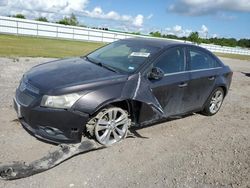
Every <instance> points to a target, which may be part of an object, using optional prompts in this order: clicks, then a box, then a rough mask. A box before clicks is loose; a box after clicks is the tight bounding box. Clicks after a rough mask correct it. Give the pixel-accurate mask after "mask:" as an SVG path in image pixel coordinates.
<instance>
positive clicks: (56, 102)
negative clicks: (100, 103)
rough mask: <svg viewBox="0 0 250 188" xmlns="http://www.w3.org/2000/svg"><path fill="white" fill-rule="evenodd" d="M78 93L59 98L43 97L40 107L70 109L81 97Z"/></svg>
mask: <svg viewBox="0 0 250 188" xmlns="http://www.w3.org/2000/svg"><path fill="white" fill-rule="evenodd" d="M81 96H82V95H79V94H78V93H72V94H67V95H60V96H48V95H44V96H43V98H42V102H41V106H44V107H50V108H64V109H67V108H71V106H72V105H73V104H74V103H75V102H76V101H77V100H78V99H79V98H80V97H81Z"/></svg>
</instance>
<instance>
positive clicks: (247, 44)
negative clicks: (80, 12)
mask: <svg viewBox="0 0 250 188" xmlns="http://www.w3.org/2000/svg"><path fill="white" fill-rule="evenodd" d="M10 17H15V18H22V19H25V16H24V15H23V14H16V15H12V16H10ZM35 20H36V21H42V22H49V21H48V19H47V18H46V17H39V18H37V19H35ZM56 23H58V24H63V25H72V26H81V27H86V26H85V25H80V24H79V21H78V20H77V18H76V16H75V15H74V14H73V13H72V14H71V15H70V16H65V17H63V18H62V19H61V20H58V21H57V22H56ZM95 29H101V30H108V28H95ZM131 34H136V35H141V33H140V32H133V33H131ZM150 36H153V37H161V38H169V39H179V40H185V41H191V42H194V43H197V44H200V43H206V44H216V45H220V46H230V47H236V46H240V47H243V48H250V39H239V40H237V39H235V38H224V37H223V38H218V37H214V38H201V37H200V36H199V33H198V32H192V33H190V35H189V36H187V37H185V36H183V37H178V36H176V35H170V34H161V33H160V32H159V31H156V32H150Z"/></svg>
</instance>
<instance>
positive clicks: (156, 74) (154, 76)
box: [148, 67, 164, 80]
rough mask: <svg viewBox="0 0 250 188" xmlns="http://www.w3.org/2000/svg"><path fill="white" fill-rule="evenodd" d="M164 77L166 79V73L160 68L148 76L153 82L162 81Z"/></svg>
mask: <svg viewBox="0 0 250 188" xmlns="http://www.w3.org/2000/svg"><path fill="white" fill-rule="evenodd" d="M163 77H164V71H163V70H161V69H160V68H158V67H153V68H152V69H151V72H150V73H149V75H148V78H149V79H152V80H160V79H161V78H163Z"/></svg>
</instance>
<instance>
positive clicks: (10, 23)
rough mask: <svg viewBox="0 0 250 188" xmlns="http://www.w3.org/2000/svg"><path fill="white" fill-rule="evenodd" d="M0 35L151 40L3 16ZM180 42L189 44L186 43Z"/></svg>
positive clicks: (234, 50)
mask: <svg viewBox="0 0 250 188" xmlns="http://www.w3.org/2000/svg"><path fill="white" fill-rule="evenodd" d="M0 33H5V34H14V35H30V36H40V37H51V38H61V39H70V40H84V41H95V42H113V41H115V40H119V39H125V38H134V37H146V38H152V37H150V36H140V35H132V34H126V33H118V32H112V31H104V30H97V29H90V28H85V27H75V26H65V25H61V24H55V23H47V22H39V21H34V20H27V19H18V18H11V17H4V16H0ZM164 40H172V39H164ZM175 41H180V40H175ZM182 42H187V43H190V42H188V41H182ZM200 46H202V47H204V48H207V49H208V50H210V51H213V52H221V53H231V54H242V55H250V50H249V49H245V48H238V47H236V48H233V47H225V46H218V45H212V44H201V45H200Z"/></svg>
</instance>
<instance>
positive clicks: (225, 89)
mask: <svg viewBox="0 0 250 188" xmlns="http://www.w3.org/2000/svg"><path fill="white" fill-rule="evenodd" d="M218 87H221V88H222V89H223V92H224V96H226V94H227V88H226V87H225V86H218Z"/></svg>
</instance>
